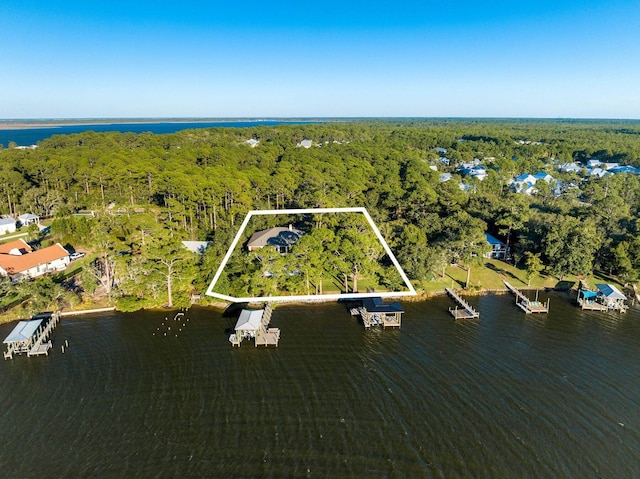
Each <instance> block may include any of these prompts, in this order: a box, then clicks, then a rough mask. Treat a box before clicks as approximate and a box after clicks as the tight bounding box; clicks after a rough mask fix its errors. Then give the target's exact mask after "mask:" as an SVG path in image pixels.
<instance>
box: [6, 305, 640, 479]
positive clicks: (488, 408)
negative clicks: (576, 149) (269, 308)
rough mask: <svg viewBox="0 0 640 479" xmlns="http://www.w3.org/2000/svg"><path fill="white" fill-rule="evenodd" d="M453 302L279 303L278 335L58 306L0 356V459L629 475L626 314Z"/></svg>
mask: <svg viewBox="0 0 640 479" xmlns="http://www.w3.org/2000/svg"><path fill="white" fill-rule="evenodd" d="M470 302H471V303H472V305H473V306H475V307H477V308H478V309H479V311H480V313H481V318H480V319H479V320H473V321H467V322H455V321H453V319H452V318H451V317H450V316H449V315H448V312H447V308H448V307H449V306H451V305H452V303H451V302H450V300H449V299H447V298H437V299H433V300H429V301H427V302H421V303H405V304H404V306H405V309H406V314H405V318H404V320H403V326H402V329H401V330H399V331H392V330H387V331H377V330H375V331H374V330H372V331H365V330H364V329H363V328H362V326H361V325H359V324H358V323H357V322H356V321H355V320H354V319H352V318H351V317H350V316H349V314H348V313H347V311H346V310H345V309H344V307H343V306H341V305H338V304H328V305H322V306H286V307H283V306H281V307H279V308H278V309H276V311H275V312H274V317H273V324H274V325H275V326H278V327H280V328H281V329H282V339H281V341H280V346H279V347H278V348H277V349H276V348H272V349H262V348H261V349H256V348H254V347H253V345H252V344H250V343H247V342H246V341H245V342H244V343H243V345H242V347H241V348H236V349H233V348H232V347H231V344H230V343H229V342H228V340H227V334H226V333H225V330H227V328H229V327H231V326H232V325H233V324H234V323H235V320H234V319H232V318H225V317H223V316H222V315H221V314H220V313H216V312H213V311H209V310H204V309H196V310H191V311H189V312H188V313H187V315H186V317H188V318H189V321H186V319H185V320H183V321H182V322H180V323H178V322H175V321H173V320H172V318H171V317H170V318H169V320H168V321H167V320H165V317H166V316H168V315H167V313H164V312H148V313H136V314H116V313H114V314H104V315H100V316H86V317H82V318H78V319H63V320H62V322H61V323H60V325H59V326H58V328H57V329H56V331H55V332H54V336H53V342H54V346H55V349H54V352H53V354H51V355H50V356H49V357H40V358H26V357H17V358H16V359H14V360H12V361H2V362H0V379H1V380H0V404H1V405H2V407H1V408H0V431H1V432H2V434H0V468H1V470H2V473H1V474H2V476H4V477H39V476H42V475H43V474H46V475H47V476H49V477H178V476H183V477H332V478H333V477H337V478H340V477H398V478H405V477H447V478H457V477H469V478H501V479H502V478H519V477H526V478H546V477H548V478H555V477H571V478H574V477H575V478H596V477H598V478H599V477H607V478H632V477H638V474H639V471H640V414H638V405H639V404H640V361H639V353H640V311H639V310H638V309H632V310H630V311H629V312H628V313H627V314H625V315H619V314H617V313H594V312H582V311H580V310H579V309H578V308H577V307H574V306H572V305H570V303H569V301H568V298H567V297H566V296H564V295H562V294H554V295H552V297H551V313H550V314H549V315H541V316H525V315H524V313H522V312H521V311H520V310H519V309H517V308H516V307H515V306H514V304H513V300H512V298H511V297H510V296H488V297H482V298H470ZM162 323H165V324H164V325H163V324H162ZM183 323H184V324H185V326H182V324H183ZM168 326H171V330H170V331H168V329H167V327H168ZM12 327H13V325H1V326H0V336H1V337H2V338H4V337H5V336H6V334H8V332H9V330H10V329H11V328H12ZM176 328H182V331H176ZM165 332H167V333H168V334H167V336H165V335H164V333H165ZM176 333H177V335H178V336H177V337H176V335H175V334H176ZM65 339H67V340H68V341H69V349H68V351H67V352H66V353H65V354H62V353H61V352H60V345H61V344H62V343H63V342H64V340H65Z"/></svg>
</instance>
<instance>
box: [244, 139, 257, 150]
mask: <svg viewBox="0 0 640 479" xmlns="http://www.w3.org/2000/svg"><path fill="white" fill-rule="evenodd" d="M245 143H246V144H247V145H249V146H250V147H251V148H255V147H256V146H258V143H260V140H256V139H255V138H250V139H248V140H247V141H245Z"/></svg>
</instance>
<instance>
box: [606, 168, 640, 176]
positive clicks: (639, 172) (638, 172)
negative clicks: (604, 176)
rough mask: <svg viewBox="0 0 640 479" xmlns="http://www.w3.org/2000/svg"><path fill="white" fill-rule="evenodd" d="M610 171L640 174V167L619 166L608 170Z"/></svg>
mask: <svg viewBox="0 0 640 479" xmlns="http://www.w3.org/2000/svg"><path fill="white" fill-rule="evenodd" d="M608 171H609V173H613V174H617V173H630V174H632V175H640V169H638V168H636V167H634V166H617V167H615V168H612V169H610V170H608Z"/></svg>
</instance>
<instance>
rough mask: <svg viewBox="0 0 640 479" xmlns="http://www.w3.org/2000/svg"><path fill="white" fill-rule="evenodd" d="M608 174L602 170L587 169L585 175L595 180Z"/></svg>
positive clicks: (608, 173)
mask: <svg viewBox="0 0 640 479" xmlns="http://www.w3.org/2000/svg"><path fill="white" fill-rule="evenodd" d="M610 174H611V173H610V172H608V171H607V170H603V169H602V168H587V175H589V176H593V177H596V178H602V177H603V176H605V175H610Z"/></svg>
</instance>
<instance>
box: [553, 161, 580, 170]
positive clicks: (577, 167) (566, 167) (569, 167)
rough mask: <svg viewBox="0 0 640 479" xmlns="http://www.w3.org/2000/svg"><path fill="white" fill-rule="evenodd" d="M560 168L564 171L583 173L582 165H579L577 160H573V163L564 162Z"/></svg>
mask: <svg viewBox="0 0 640 479" xmlns="http://www.w3.org/2000/svg"><path fill="white" fill-rule="evenodd" d="M558 170H560V171H561V172H563V173H581V172H582V166H580V165H578V164H577V163H576V162H575V161H573V162H571V163H564V164H562V165H560V167H559V168H558Z"/></svg>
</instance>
